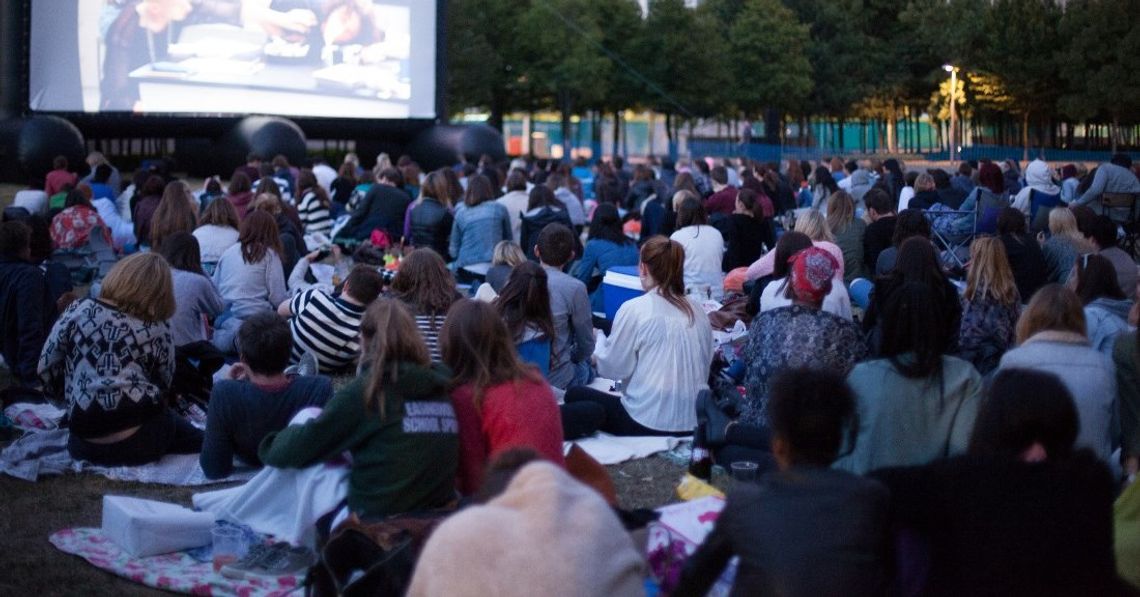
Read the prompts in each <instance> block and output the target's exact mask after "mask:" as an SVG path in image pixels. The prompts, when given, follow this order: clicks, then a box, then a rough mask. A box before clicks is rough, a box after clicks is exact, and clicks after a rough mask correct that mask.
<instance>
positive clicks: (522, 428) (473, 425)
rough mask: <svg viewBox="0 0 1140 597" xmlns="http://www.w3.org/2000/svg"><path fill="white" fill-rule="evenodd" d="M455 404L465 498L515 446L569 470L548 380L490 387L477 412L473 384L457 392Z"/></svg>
mask: <svg viewBox="0 0 1140 597" xmlns="http://www.w3.org/2000/svg"><path fill="white" fill-rule="evenodd" d="M451 403H452V405H454V407H455V416H456V418H457V419H459V471H458V479H457V484H458V486H459V491H460V493H462V494H463V495H471V494H473V493H475V491H476V490H478V489H479V486H480V485H482V483H483V472H484V469H486V468H487V463H488V462H489V461H490V460H491V459H492V458H494V457H495V456H497V455H499V453H501V452H503V451H505V450H509V449H511V448H531V449H533V450H535V451H536V452H538V453H539V454H540V455H541V456H542V457H543V458H546V459H548V460H550V461H551V462H553V463H555V464H557V465H558V466H563V467H564V466H565V460H564V459H563V457H562V415H561V413H560V412H559V410H558V403H557V402H556V401H555V400H554V394H552V393H551V391H550V386H548V385H547V384H546V383H545V382H542V381H538V382H535V381H530V380H519V381H517V382H505V383H501V384H499V385H496V386H491V387H489V388H487V389H485V390H484V391H483V401H482V409H481V412H480V411H477V410H476V409H475V401H474V393H473V392H472V387H471V386H470V385H465V386H462V387H459V388H457V389H456V390H455V391H453V392H452V393H451Z"/></svg>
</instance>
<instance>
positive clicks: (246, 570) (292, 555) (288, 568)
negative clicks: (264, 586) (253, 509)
mask: <svg viewBox="0 0 1140 597" xmlns="http://www.w3.org/2000/svg"><path fill="white" fill-rule="evenodd" d="M316 560H317V558H316V554H314V553H313V551H312V550H310V549H309V548H307V547H293V546H291V545H289V544H288V543H284V542H282V543H273V544H272V545H264V544H263V545H254V546H252V547H250V548H249V553H247V554H246V555H245V557H244V558H242V559H240V560H238V561H236V562H234V563H232V564H226V565H225V566H222V568H221V570H220V572H221V573H222V576H225V577H227V578H237V579H243V578H256V577H266V576H286V575H290V574H297V573H298V572H303V571H304V570H306V569H307V568H309V566H312V565H313V563H315V562H316Z"/></svg>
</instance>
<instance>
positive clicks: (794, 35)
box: [728, 0, 812, 138]
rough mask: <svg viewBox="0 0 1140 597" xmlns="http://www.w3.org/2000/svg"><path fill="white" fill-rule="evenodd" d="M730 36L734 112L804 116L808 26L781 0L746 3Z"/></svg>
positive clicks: (808, 81)
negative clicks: (733, 77) (791, 113)
mask: <svg viewBox="0 0 1140 597" xmlns="http://www.w3.org/2000/svg"><path fill="white" fill-rule="evenodd" d="M728 37H729V42H728V44H729V56H730V57H731V62H732V68H733V75H734V76H735V80H736V84H735V85H734V86H733V87H732V98H733V103H734V104H735V105H736V107H737V108H738V109H739V110H740V111H741V112H743V113H744V114H745V115H748V116H756V115H759V114H761V113H762V111H763V110H765V109H772V110H776V111H779V112H796V113H803V112H804V106H805V104H806V102H807V98H808V96H809V94H810V93H811V90H812V78H811V74H812V73H811V63H810V62H809V61H808V59H807V56H806V50H807V47H808V41H809V36H808V27H807V26H806V25H803V24H801V23H800V22H799V21H798V20H797V19H796V15H795V14H794V13H792V11H791V10H788V8H787V7H785V6H784V5H783V4H780V2H779V0H744V4H743V7H742V8H741V10H740V13H739V14H738V15H737V16H736V19H735V20H734V21H733V22H732V23H731V24H730V25H729V27H728ZM769 138H771V131H769Z"/></svg>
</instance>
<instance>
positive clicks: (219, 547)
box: [210, 526, 248, 572]
mask: <svg viewBox="0 0 1140 597" xmlns="http://www.w3.org/2000/svg"><path fill="white" fill-rule="evenodd" d="M210 538H211V539H212V540H213V547H214V549H213V553H214V572H218V571H219V570H221V569H222V566H225V565H226V564H232V563H234V562H236V561H238V560H240V559H242V558H243V557H245V553H246V550H247V548H248V546H247V545H246V544H245V535H243V534H242V532H241V529H239V528H237V527H231V526H215V527H214V528H213V529H211V530H210Z"/></svg>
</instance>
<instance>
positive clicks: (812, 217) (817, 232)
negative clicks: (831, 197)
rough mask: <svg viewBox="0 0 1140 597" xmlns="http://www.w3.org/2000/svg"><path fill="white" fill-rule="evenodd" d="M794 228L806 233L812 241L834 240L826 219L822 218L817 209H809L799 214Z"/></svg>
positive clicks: (831, 241)
mask: <svg viewBox="0 0 1140 597" xmlns="http://www.w3.org/2000/svg"><path fill="white" fill-rule="evenodd" d="M795 230H796V232H802V233H804V234H806V235H807V237H808V238H810V239H811V240H812V241H814V242H820V241H827V242H830V243H833V242H835V237H834V236H832V234H831V228H828V226H827V220H825V219H824V217H823V214H822V213H820V212H819V210H818V209H809V210H807V211H805V212H804V213H802V214H800V217H798V218H796V226H795Z"/></svg>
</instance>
